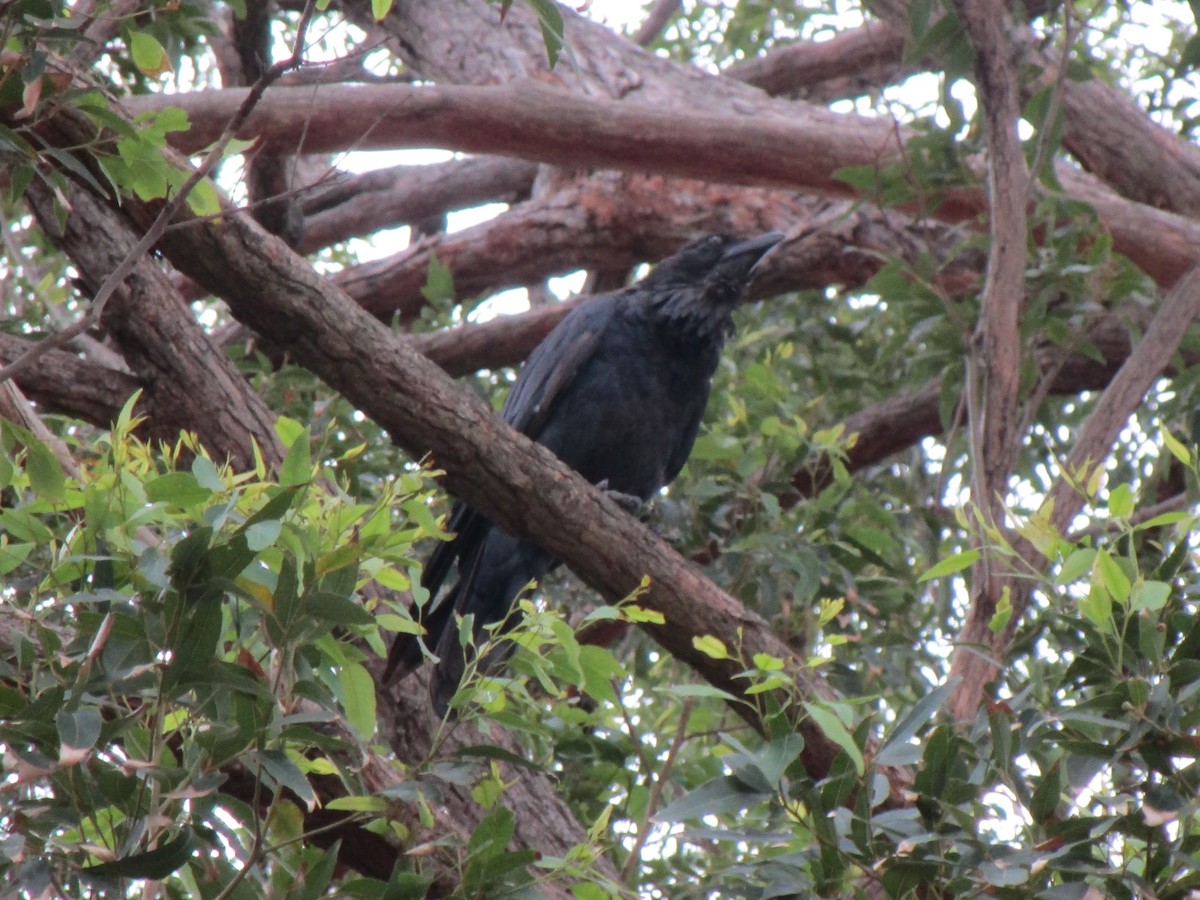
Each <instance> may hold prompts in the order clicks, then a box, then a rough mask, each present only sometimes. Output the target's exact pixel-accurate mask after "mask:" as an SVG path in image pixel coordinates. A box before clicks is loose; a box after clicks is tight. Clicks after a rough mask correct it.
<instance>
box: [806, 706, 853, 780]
mask: <svg viewBox="0 0 1200 900" xmlns="http://www.w3.org/2000/svg"><path fill="white" fill-rule="evenodd" d="M804 710H805V712H807V713H808V714H809V716H811V717H812V720H813V721H814V722H816V723H817V727H818V728H820V729H821V731H822V732H823V733H824V734H825V737H827V738H829V739H830V740H831V741H833V742H834V743H835V744H837V745H838V746H839V747H841V748H842V749H843V750H845V751H846V754H847V755H848V756H849V757H850V760H851V762H853V763H854V770H855V771H856V772H858V774H859V775H862V774H863V772H865V771H866V763H865V762H864V760H863V755H862V751H861V750H860V749H859V748H858V744H856V743H855V742H854V735H852V734H851V733H850V732H849V731H848V730H847V729H846V726H845V725H844V724H843V723H842V720H841V719H840V718H838V715H837V713H835V712H833V710H831V709H829V708H827V707H825V706H819V705H817V704H816V703H805V704H804Z"/></svg>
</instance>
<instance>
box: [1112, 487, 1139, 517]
mask: <svg viewBox="0 0 1200 900" xmlns="http://www.w3.org/2000/svg"><path fill="white" fill-rule="evenodd" d="M1108 513H1109V515H1111V516H1112V517H1113V518H1116V519H1128V518H1129V516H1130V514H1132V513H1133V488H1131V487H1130V486H1129V485H1127V484H1118V485H1117V486H1116V487H1115V488H1113V489H1112V490H1111V491H1110V492H1109V495H1108Z"/></svg>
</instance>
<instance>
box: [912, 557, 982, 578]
mask: <svg viewBox="0 0 1200 900" xmlns="http://www.w3.org/2000/svg"><path fill="white" fill-rule="evenodd" d="M981 555H982V554H980V552H979V551H978V550H964V551H962V552H961V553H955V554H954V555H953V556H948V557H946V558H945V559H943V560H942V561H941V562H939V563H938V564H937V565H935V566H934V567H933V568H931V569H930V570H929V571H927V572H926V573H925V574H924V575H922V576H921V577H920V578H918V579H917V581H918V583H919V582H922V581H930V580H932V579H934V578H941V577H943V576H945V575H950V574H952V573H954V572H961V571H962V570H963V569H966V568H969V567H971V566H973V565H974V564H975V563H976V562H978V561H979V557H980V556H981Z"/></svg>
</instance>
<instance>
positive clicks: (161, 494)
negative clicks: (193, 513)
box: [146, 463, 212, 509]
mask: <svg viewBox="0 0 1200 900" xmlns="http://www.w3.org/2000/svg"><path fill="white" fill-rule="evenodd" d="M210 465H211V463H210ZM211 496H212V491H210V490H209V489H208V488H206V487H203V486H201V484H200V482H199V481H197V480H196V476H195V475H193V474H192V473H191V472H168V473H166V474H165V475H159V476H158V477H157V478H155V479H153V480H151V481H148V482H146V499H147V500H149V501H150V502H151V503H166V504H169V505H171V506H179V507H182V508H184V509H186V508H188V507H191V506H196V505H198V504H200V503H203V502H204V501H205V500H207V499H208V498H209V497H211Z"/></svg>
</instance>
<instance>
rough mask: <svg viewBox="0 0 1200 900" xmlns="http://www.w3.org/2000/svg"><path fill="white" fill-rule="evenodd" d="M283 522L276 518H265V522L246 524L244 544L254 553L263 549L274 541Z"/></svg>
mask: <svg viewBox="0 0 1200 900" xmlns="http://www.w3.org/2000/svg"><path fill="white" fill-rule="evenodd" d="M282 529H283V523H282V522H280V521H279V520H278V519H267V520H266V521H265V522H255V523H254V524H253V525H248V526H246V546H247V547H249V548H250V549H251V550H253V551H254V552H255V553H257V552H259V551H260V550H265V549H266V548H267V547H270V546H271V545H272V544H274V543H275V540H276V538H278V537H279V532H280V531H281V530H282Z"/></svg>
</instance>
